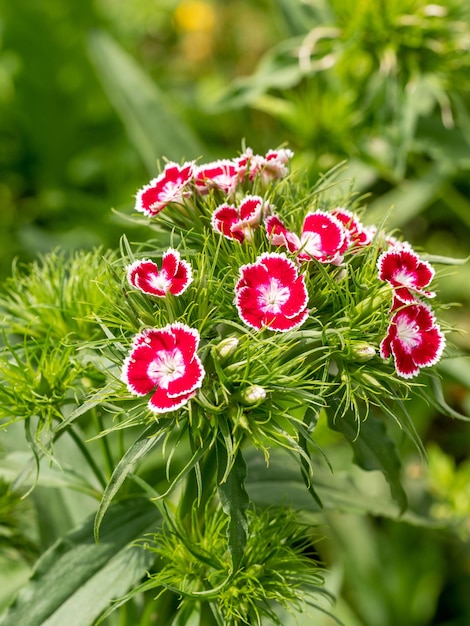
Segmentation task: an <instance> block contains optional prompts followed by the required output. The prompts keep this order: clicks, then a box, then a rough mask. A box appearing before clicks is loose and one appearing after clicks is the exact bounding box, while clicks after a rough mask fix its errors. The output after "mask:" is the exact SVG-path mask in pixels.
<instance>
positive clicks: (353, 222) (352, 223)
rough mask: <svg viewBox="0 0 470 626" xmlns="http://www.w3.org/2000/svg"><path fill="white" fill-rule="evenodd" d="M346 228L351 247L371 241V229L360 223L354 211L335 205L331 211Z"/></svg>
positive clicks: (360, 245)
mask: <svg viewBox="0 0 470 626" xmlns="http://www.w3.org/2000/svg"><path fill="white" fill-rule="evenodd" d="M331 213H332V215H334V216H335V217H336V218H337V219H338V220H339V221H340V222H341V224H342V225H343V226H344V228H346V230H347V231H348V233H349V245H350V246H351V247H356V246H357V247H362V246H368V245H369V244H370V243H371V241H372V236H371V231H370V230H368V229H366V227H365V226H363V225H362V224H361V221H360V220H359V218H358V217H357V215H356V214H355V213H353V212H352V211H348V210H347V209H343V208H341V207H337V208H336V209H333V211H332V212H331Z"/></svg>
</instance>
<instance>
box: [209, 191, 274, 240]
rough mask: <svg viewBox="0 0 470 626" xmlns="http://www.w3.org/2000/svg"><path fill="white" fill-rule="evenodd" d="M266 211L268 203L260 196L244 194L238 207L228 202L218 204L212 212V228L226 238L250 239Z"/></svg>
mask: <svg viewBox="0 0 470 626" xmlns="http://www.w3.org/2000/svg"><path fill="white" fill-rule="evenodd" d="M268 211H269V204H268V203H266V202H265V201H264V200H263V198H261V197H260V196H245V198H244V199H243V201H242V203H241V204H240V206H239V207H238V209H237V208H236V207H234V206H232V205H228V204H222V205H221V206H219V207H218V208H217V209H216V210H215V211H214V213H213V214H212V228H213V229H214V230H215V231H217V232H218V233H221V234H222V235H224V236H225V237H227V239H236V240H237V241H239V242H240V243H242V242H243V241H245V239H246V240H248V241H251V240H252V239H253V232H254V231H255V230H256V229H257V228H259V225H260V222H261V219H262V218H263V217H265V215H266V213H267V212H268Z"/></svg>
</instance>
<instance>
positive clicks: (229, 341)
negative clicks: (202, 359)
mask: <svg viewBox="0 0 470 626" xmlns="http://www.w3.org/2000/svg"><path fill="white" fill-rule="evenodd" d="M238 343H239V341H238V339H237V338H236V337H226V338H225V339H222V341H220V342H219V343H218V344H217V345H216V346H214V348H213V350H214V354H215V355H216V356H218V357H219V359H226V358H228V357H229V356H232V354H234V353H235V351H236V349H237V348H238Z"/></svg>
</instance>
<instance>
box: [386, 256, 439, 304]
mask: <svg viewBox="0 0 470 626" xmlns="http://www.w3.org/2000/svg"><path fill="white" fill-rule="evenodd" d="M377 267H378V269H379V278H380V280H384V281H386V282H388V283H390V284H391V285H392V287H393V288H394V295H395V297H396V298H397V299H398V300H400V301H401V302H415V301H416V298H415V296H414V293H417V294H419V295H422V296H426V297H427V298H432V297H434V295H435V294H434V293H433V292H432V291H425V290H424V287H427V286H428V285H429V283H430V282H431V280H432V279H433V277H434V269H433V268H432V266H431V265H430V264H429V263H428V262H427V261H422V260H421V259H420V258H419V257H418V255H417V254H416V253H415V252H413V250H412V249H411V247H410V246H409V245H408V246H404V245H398V246H393V247H391V248H390V249H389V250H387V251H386V252H383V253H382V254H381V255H380V257H379V259H378V261H377ZM413 292H414V293H413Z"/></svg>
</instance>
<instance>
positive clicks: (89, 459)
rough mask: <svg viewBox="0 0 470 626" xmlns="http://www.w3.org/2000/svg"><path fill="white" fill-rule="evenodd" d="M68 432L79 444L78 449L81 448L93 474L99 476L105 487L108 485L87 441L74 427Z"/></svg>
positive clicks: (99, 480)
mask: <svg viewBox="0 0 470 626" xmlns="http://www.w3.org/2000/svg"><path fill="white" fill-rule="evenodd" d="M67 432H68V433H69V434H70V436H71V437H72V439H73V440H74V442H75V444H76V445H77V447H78V449H79V450H80V452H81V453H82V455H83V456H84V457H85V459H86V461H87V463H88V465H89V467H90V469H91V471H92V472H93V474H94V475H95V477H96V478H97V480H98V482H99V483H100V485H101V486H102V487H103V489H104V488H105V487H106V484H107V480H106V478H105V477H104V475H103V472H102V471H101V469H100V468H99V467H98V465H97V464H96V462H95V460H94V458H93V457H92V456H91V454H90V451H89V450H88V448H87V447H86V445H85V443H84V442H83V440H82V439H81V437H80V436H79V435H78V434H77V433H76V432H75V430H74V429H73V428H72V427H69V429H68V431H67Z"/></svg>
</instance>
